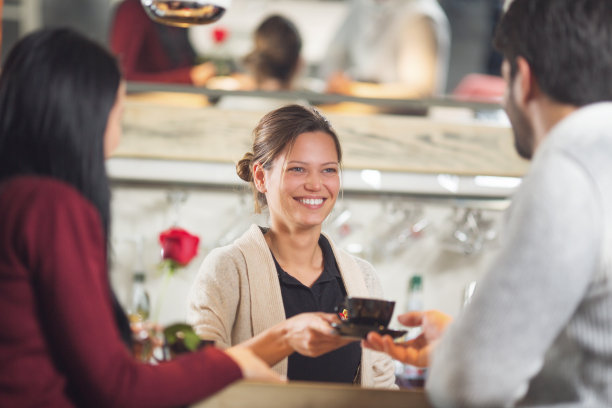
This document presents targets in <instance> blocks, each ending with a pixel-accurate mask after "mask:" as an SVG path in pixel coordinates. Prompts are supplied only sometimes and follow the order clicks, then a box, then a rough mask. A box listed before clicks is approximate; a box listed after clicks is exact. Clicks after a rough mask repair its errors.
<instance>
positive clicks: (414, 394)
mask: <svg viewBox="0 0 612 408" xmlns="http://www.w3.org/2000/svg"><path fill="white" fill-rule="evenodd" d="M191 407H192V408H281V407H282V408H312V407H321V408H372V407H377V408H395V407H397V408H400V407H401V408H429V407H431V405H430V404H429V403H428V402H427V398H426V396H425V392H424V391H421V390H382V389H374V388H361V387H358V386H353V385H343V384H329V383H316V382H301V381H291V382H289V383H287V384H271V383H259V382H251V381H239V382H237V383H235V384H233V385H231V386H229V387H227V388H225V389H224V390H222V391H220V392H219V393H217V394H215V395H213V396H212V397H210V398H208V399H206V400H204V401H202V402H200V403H197V404H194V405H192V406H191Z"/></svg>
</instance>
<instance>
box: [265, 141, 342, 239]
mask: <svg viewBox="0 0 612 408" xmlns="http://www.w3.org/2000/svg"><path fill="white" fill-rule="evenodd" d="M288 150H289V149H288V148H287V149H285V150H284V151H283V152H282V153H281V154H279V155H278V157H276V159H275V160H274V162H273V163H272V168H270V169H269V170H261V168H260V171H259V172H256V174H255V176H256V178H257V177H258V175H259V176H260V180H259V181H260V183H259V186H258V189H259V191H262V189H261V188H260V186H261V187H263V189H264V190H265V191H262V192H264V193H265V194H266V199H267V202H268V208H269V210H270V217H271V221H272V226H273V227H274V226H277V227H278V226H282V225H284V226H285V227H287V228H290V229H294V228H299V229H305V228H311V227H315V226H317V227H320V225H321V224H322V223H323V221H324V220H325V218H326V217H327V216H328V215H329V213H330V212H331V210H332V208H333V207H334V204H335V203H336V198H337V197H338V191H339V189H340V169H339V164H338V154H337V152H336V145H335V143H334V140H333V139H332V137H331V136H330V135H329V134H327V133H325V132H322V131H315V132H306V133H302V134H301V135H299V136H298V137H297V139H296V140H295V143H294V145H293V148H292V149H291V151H290V152H289V151H288Z"/></svg>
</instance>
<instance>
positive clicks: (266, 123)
mask: <svg viewBox="0 0 612 408" xmlns="http://www.w3.org/2000/svg"><path fill="white" fill-rule="evenodd" d="M317 131H320V132H324V133H327V134H328V135H329V136H330V137H331V138H332V140H333V141H334V145H335V147H336V153H337V155H338V164H341V163H342V148H341V147H340V141H339V140H338V135H337V134H336V132H335V130H334V129H333V127H332V126H331V124H330V123H329V121H328V120H327V118H326V117H325V116H323V114H322V113H321V112H319V111H318V110H317V109H316V108H314V107H311V106H302V105H287V106H283V107H282V108H278V109H276V110H273V111H271V112H268V113H267V114H266V115H264V117H262V118H261V119H260V121H259V123H258V124H257V126H256V127H255V129H254V130H253V147H252V151H250V152H247V153H245V154H244V157H243V158H242V159H241V160H240V161H239V162H238V164H237V165H236V173H237V174H238V177H240V178H241V179H242V180H244V181H247V182H249V183H250V184H251V188H252V190H253V196H254V199H255V212H256V213H259V212H261V209H262V208H263V207H265V206H266V205H267V202H266V196H265V194H263V193H260V192H259V191H257V188H255V184H254V182H253V165H254V164H255V163H261V164H262V166H263V167H264V168H265V169H270V168H271V167H272V162H273V161H274V160H275V159H276V158H277V157H278V156H279V155H280V154H281V153H282V152H283V151H284V150H285V149H287V148H289V149H291V148H292V147H293V144H294V143H295V140H296V139H297V138H298V136H299V135H301V134H302V133H306V132H317Z"/></svg>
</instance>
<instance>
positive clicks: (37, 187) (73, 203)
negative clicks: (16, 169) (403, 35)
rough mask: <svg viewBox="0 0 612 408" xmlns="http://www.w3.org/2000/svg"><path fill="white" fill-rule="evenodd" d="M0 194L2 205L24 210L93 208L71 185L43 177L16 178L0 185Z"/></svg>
mask: <svg viewBox="0 0 612 408" xmlns="http://www.w3.org/2000/svg"><path fill="white" fill-rule="evenodd" d="M0 193H4V194H2V195H3V196H4V197H3V199H2V201H3V202H4V203H8V204H11V203H12V204H13V205H17V206H20V207H21V208H24V207H25V206H27V207H28V208H32V207H41V208H43V209H45V208H46V209H49V210H55V209H56V208H57V207H61V208H70V209H72V210H74V209H75V208H78V207H81V208H87V207H92V209H93V206H92V205H91V204H90V203H89V201H88V200H87V199H86V198H85V197H83V196H82V195H81V193H79V192H78V191H77V190H76V189H75V188H74V187H72V186H71V185H69V184H67V183H65V182H63V181H61V180H58V179H55V178H52V177H44V176H16V177H13V178H11V179H8V180H6V181H4V182H3V183H2V187H0Z"/></svg>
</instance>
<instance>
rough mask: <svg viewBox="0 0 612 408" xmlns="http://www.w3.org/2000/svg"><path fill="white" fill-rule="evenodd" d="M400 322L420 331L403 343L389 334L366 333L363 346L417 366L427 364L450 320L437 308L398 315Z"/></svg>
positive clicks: (425, 365)
mask: <svg viewBox="0 0 612 408" xmlns="http://www.w3.org/2000/svg"><path fill="white" fill-rule="evenodd" d="M398 320H399V321H400V323H402V324H403V325H404V326H407V327H418V326H421V327H422V328H423V331H422V333H421V334H420V335H419V336H417V337H416V338H414V339H411V340H408V341H406V342H404V343H395V342H394V341H393V339H392V338H391V336H389V335H385V336H381V335H380V334H378V333H375V332H370V333H368V337H367V340H364V341H363V342H362V345H363V346H364V347H367V348H370V349H372V350H376V351H382V352H385V353H387V354H389V355H390V356H391V357H392V358H394V359H396V360H399V361H401V362H403V363H406V364H411V365H414V366H417V367H427V366H428V365H429V360H430V354H431V353H432V350H433V349H434V348H435V344H436V342H437V341H438V339H440V337H442V334H443V333H444V331H445V330H446V326H448V325H449V324H450V322H451V320H452V319H451V317H450V316H448V315H446V314H444V313H442V312H440V311H437V310H428V311H426V312H409V313H405V314H403V315H400V316H399V317H398Z"/></svg>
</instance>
